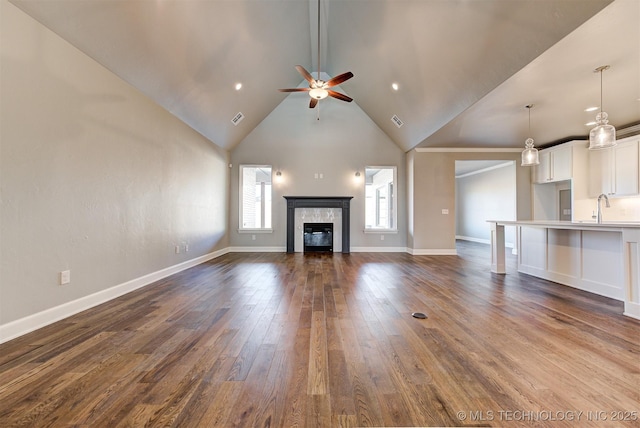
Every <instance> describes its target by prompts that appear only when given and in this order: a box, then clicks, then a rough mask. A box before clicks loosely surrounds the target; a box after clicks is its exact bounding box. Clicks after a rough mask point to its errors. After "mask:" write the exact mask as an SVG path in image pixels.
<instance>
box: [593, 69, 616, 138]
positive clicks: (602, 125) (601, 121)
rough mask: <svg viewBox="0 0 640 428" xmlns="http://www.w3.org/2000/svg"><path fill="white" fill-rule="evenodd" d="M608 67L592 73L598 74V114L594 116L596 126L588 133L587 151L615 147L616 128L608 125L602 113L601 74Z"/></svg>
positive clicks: (606, 118) (605, 116)
mask: <svg viewBox="0 0 640 428" xmlns="http://www.w3.org/2000/svg"><path fill="white" fill-rule="evenodd" d="M609 68H610V66H608V65H602V66H600V67H598V68H596V69H595V70H593V72H594V73H600V112H599V113H598V114H597V115H596V123H597V125H596V126H595V127H594V128H592V129H591V132H589V150H601V149H608V148H610V147H613V146H615V145H616V144H617V143H616V128H614V127H613V125H609V124H608V123H609V120H608V117H609V116H608V115H607V113H605V112H604V111H602V72H603V71H605V70H608V69H609Z"/></svg>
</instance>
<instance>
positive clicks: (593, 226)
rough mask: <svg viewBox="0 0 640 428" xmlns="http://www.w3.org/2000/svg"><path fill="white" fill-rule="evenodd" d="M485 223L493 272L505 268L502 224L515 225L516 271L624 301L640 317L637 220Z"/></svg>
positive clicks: (626, 308) (626, 309) (627, 310)
mask: <svg viewBox="0 0 640 428" xmlns="http://www.w3.org/2000/svg"><path fill="white" fill-rule="evenodd" d="M489 223H490V224H491V271H492V272H495V273H499V274H505V273H506V267H505V240H504V228H505V226H514V227H515V228H516V249H517V257H518V272H522V273H526V274H529V275H533V276H536V277H539V278H543V279H547V280H550V281H554V282H558V283H560V284H564V285H568V286H571V287H575V288H578V289H581V290H585V291H589V292H592V293H595V294H599V295H602V296H606V297H610V298H613V299H616V300H620V301H623V302H624V314H625V315H627V316H630V317H633V318H637V319H640V275H639V272H640V248H639V246H640V223H608V222H605V223H600V224H598V223H595V222H589V223H587V222H585V223H573V222H567V221H499V220H490V221H489Z"/></svg>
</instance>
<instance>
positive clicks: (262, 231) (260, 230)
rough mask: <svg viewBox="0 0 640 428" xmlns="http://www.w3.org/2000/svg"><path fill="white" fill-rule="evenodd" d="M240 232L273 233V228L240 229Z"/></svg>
mask: <svg viewBox="0 0 640 428" xmlns="http://www.w3.org/2000/svg"><path fill="white" fill-rule="evenodd" d="M238 233H273V229H238Z"/></svg>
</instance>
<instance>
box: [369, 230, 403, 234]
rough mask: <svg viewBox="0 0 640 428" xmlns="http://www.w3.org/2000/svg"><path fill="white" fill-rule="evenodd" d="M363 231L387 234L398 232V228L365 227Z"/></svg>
mask: <svg viewBox="0 0 640 428" xmlns="http://www.w3.org/2000/svg"><path fill="white" fill-rule="evenodd" d="M364 233H387V234H396V233H398V229H365V230H364Z"/></svg>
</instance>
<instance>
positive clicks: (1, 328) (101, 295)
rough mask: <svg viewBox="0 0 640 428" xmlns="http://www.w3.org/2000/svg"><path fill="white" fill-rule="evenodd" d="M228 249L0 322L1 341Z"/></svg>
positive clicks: (207, 259)
mask: <svg viewBox="0 0 640 428" xmlns="http://www.w3.org/2000/svg"><path fill="white" fill-rule="evenodd" d="M228 252H229V249H228V248H225V249H222V250H218V251H214V252H212V253H209V254H205V255H204V256H200V257H196V258H195V259H191V260H187V261H185V262H182V263H179V264H177V265H173V266H169V267H167V268H164V269H161V270H159V271H156V272H152V273H150V274H147V275H144V276H141V277H139V278H135V279H132V280H131V281H127V282H125V283H122V284H119V285H116V286H114V287H111V288H107V289H105V290H101V291H98V292H97V293H93V294H90V295H88V296H84V297H81V298H79V299H76V300H73V301H71V302H67V303H63V304H62V305H59V306H56V307H53V308H49V309H45V310H44V311H41V312H38V313H35V314H33V315H29V316H26V317H24V318H20V319H18V320H15V321H11V322H9V323H7V324H3V325H0V343H4V342H8V341H9V340H11V339H15V338H17V337H19V336H22V335H24V334H27V333H30V332H32V331H34V330H37V329H39V328H42V327H45V326H47V325H49V324H53V323H54V322H57V321H60V320H62V319H64V318H67V317H70V316H71V315H75V314H77V313H79V312H82V311H84V310H87V309H90V308H92V307H94V306H97V305H99V304H102V303H105V302H108V301H109V300H112V299H115V298H116V297H120V296H122V295H124V294H127V293H129V292H131V291H134V290H137V289H138V288H142V287H144V286H146V285H149V284H152V283H154V282H156V281H158V280H160V279H163V278H166V277H168V276H171V275H173V274H175V273H178V272H181V271H183V270H185V269H189V268H191V267H193V266H196V265H199V264H200V263H204V262H206V261H209V260H211V259H214V258H216V257H220V256H222V255H224V254H227V253H228Z"/></svg>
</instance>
